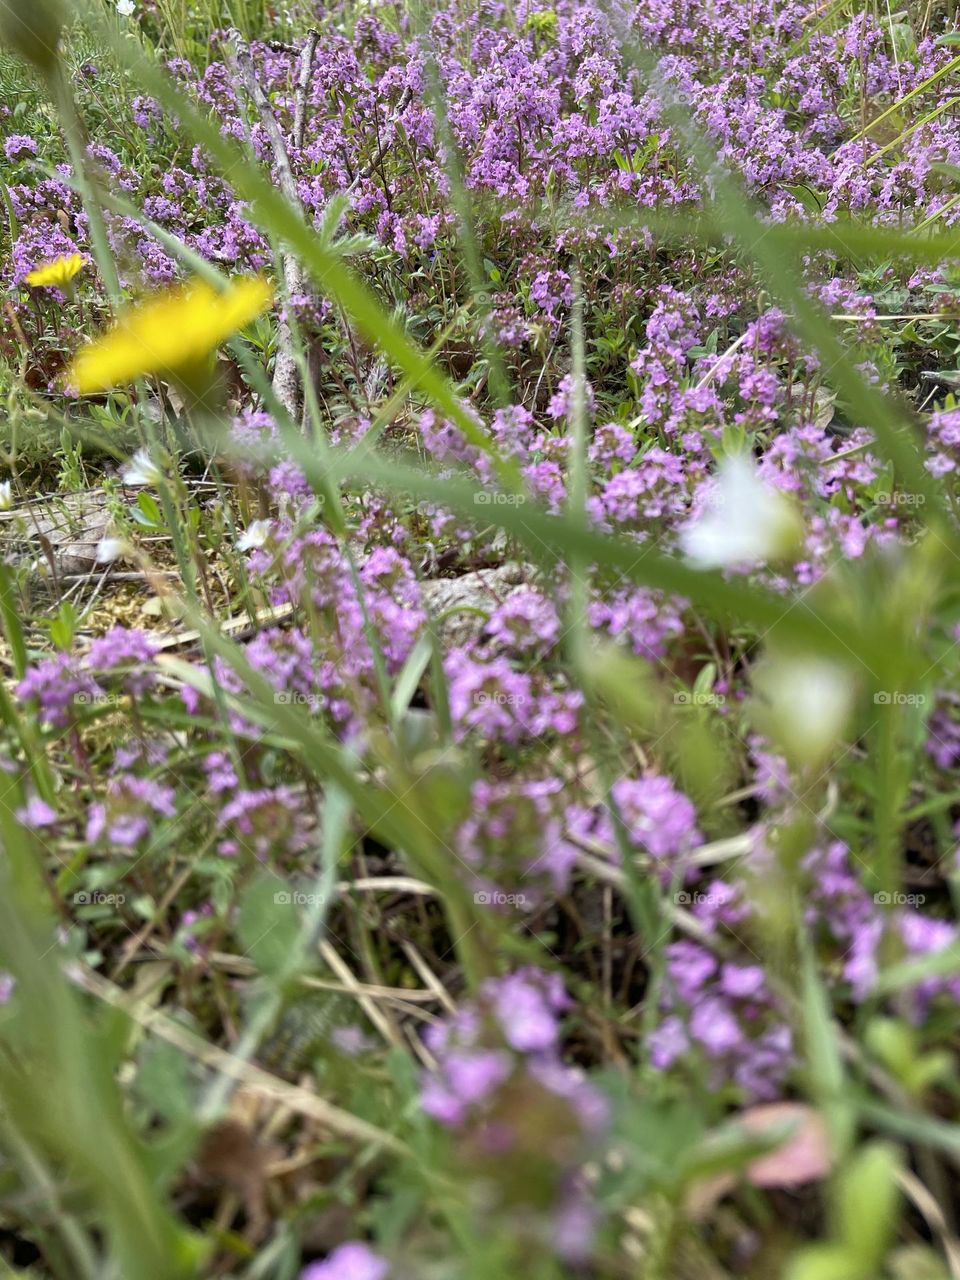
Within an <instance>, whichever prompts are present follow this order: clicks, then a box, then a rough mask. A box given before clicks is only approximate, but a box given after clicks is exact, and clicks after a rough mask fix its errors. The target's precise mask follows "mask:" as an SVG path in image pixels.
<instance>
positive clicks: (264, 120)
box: [227, 28, 317, 422]
mask: <svg viewBox="0 0 960 1280" xmlns="http://www.w3.org/2000/svg"><path fill="white" fill-rule="evenodd" d="M227 35H228V40H229V46H228V49H229V47H230V46H232V49H233V53H232V56H231V54H230V53H229V52H228V54H227V57H228V60H229V61H230V62H231V63H232V64H233V67H234V71H235V74H236V77H237V79H238V80H239V82H240V84H241V85H242V86H243V88H244V90H245V92H246V94H247V96H248V97H249V99H250V101H251V102H252V103H253V105H254V106H255V107H256V109H257V114H258V115H259V117H260V123H261V124H262V125H263V128H264V131H265V133H266V135H267V140H268V142H269V143H270V150H271V151H272V152H273V164H274V168H275V169H276V173H277V182H278V184H279V186H280V190H281V191H282V192H283V195H284V198H285V199H286V200H288V201H289V202H290V203H291V204H292V205H294V206H299V204H300V195H299V192H298V191H297V180H296V178H295V177H294V176H293V167H292V165H291V164H290V153H289V152H288V150H287V144H286V142H285V141H284V138H283V133H282V131H281V129H280V126H279V124H278V123H277V117H276V116H275V115H274V113H273V108H272V107H271V105H270V102H269V100H268V98H267V95H266V94H265V93H264V91H263V87H262V85H261V84H260V81H259V80H258V79H257V72H256V68H255V67H254V65H253V58H252V56H251V54H250V46H249V44H248V43H247V41H246V40H245V39H244V38H243V36H242V35H241V34H240V32H239V31H237V30H236V28H231V30H230V31H229V32H228V33H227ZM316 47H317V42H316V33H315V32H313V33H311V36H309V37H308V38H307V43H306V45H305V46H304V49H303V54H302V56H301V62H300V76H299V79H298V82H297V92H296V100H295V104H294V112H295V118H296V119H299V121H300V137H301V139H302V136H303V127H304V121H303V116H304V112H305V110H306V94H307V89H308V87H309V82H310V69H311V67H312V65H313V56H314V53H315V52H316ZM308 51H309V57H307V54H308ZM296 128H297V126H296V124H295V125H294V132H295V133H296ZM280 266H281V270H282V272H283V286H284V294H285V298H284V299H283V302H284V305H282V306H281V307H280V313H279V316H278V319H277V354H276V359H275V361H274V366H273V393H274V395H275V396H276V397H277V399H278V400H279V401H280V403H281V404H282V405H283V407H284V408H285V409H286V411H287V412H288V413H289V414H290V416H291V418H293V420H294V421H295V422H297V421H299V418H300V408H301V402H302V398H303V388H302V387H301V385H300V368H299V366H298V364H297V357H296V352H295V349H294V341H293V329H292V328H291V325H290V319H289V315H288V308H289V305H290V299H291V298H293V297H295V296H296V295H297V294H301V293H303V291H304V273H303V268H302V266H301V265H300V262H299V259H298V258H297V257H296V256H295V255H294V254H292V253H287V252H285V251H284V250H282V249H281V251H280Z"/></svg>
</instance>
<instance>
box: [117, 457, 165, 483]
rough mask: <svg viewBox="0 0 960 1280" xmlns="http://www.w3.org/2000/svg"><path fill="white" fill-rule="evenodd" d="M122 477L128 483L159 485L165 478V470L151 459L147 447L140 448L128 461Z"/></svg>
mask: <svg viewBox="0 0 960 1280" xmlns="http://www.w3.org/2000/svg"><path fill="white" fill-rule="evenodd" d="M120 479H121V480H122V481H123V483H124V484H128V485H131V486H133V485H157V484H159V483H160V481H161V480H162V479H163V472H162V471H161V470H160V468H159V467H158V466H157V465H156V463H154V462H152V461H151V459H150V455H149V453H147V451H146V449H138V450H137V452H136V453H135V454H134V455H133V457H132V458H131V459H130V461H129V462H128V463H127V467H126V470H125V471H122V472H121V473H120Z"/></svg>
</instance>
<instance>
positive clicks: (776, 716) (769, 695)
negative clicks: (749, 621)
mask: <svg viewBox="0 0 960 1280" xmlns="http://www.w3.org/2000/svg"><path fill="white" fill-rule="evenodd" d="M753 687H754V690H755V692H756V694H757V701H755V703H754V708H753V709H754V719H755V720H756V721H757V724H758V727H759V728H760V729H761V731H762V732H763V733H765V734H766V735H767V736H768V737H769V738H770V739H771V740H772V741H773V742H774V743H776V745H777V746H778V747H779V748H780V749H781V750H782V751H783V752H784V754H785V755H786V756H787V757H788V758H789V759H791V760H793V761H796V762H798V763H800V764H817V763H819V762H820V761H822V760H823V759H824V757H825V756H826V755H827V754H828V753H829V752H830V750H831V749H832V748H833V746H834V744H835V743H837V742H838V741H839V740H840V737H841V735H842V733H843V731H844V728H845V727H846V723H847V720H848V719H849V717H850V712H851V710H852V709H853V700H854V696H855V694H856V683H855V681H854V678H853V676H852V674H851V672H850V671H849V670H848V669H847V668H846V667H844V666H842V665H841V664H840V663H838V662H833V661H832V660H831V659H830V658H821V657H817V656H816V655H814V654H790V655H782V656H778V657H776V658H773V657H767V658H764V660H763V661H762V662H761V663H760V664H759V666H758V667H757V669H756V671H755V672H754V675H753Z"/></svg>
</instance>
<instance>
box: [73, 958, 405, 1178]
mask: <svg viewBox="0 0 960 1280" xmlns="http://www.w3.org/2000/svg"><path fill="white" fill-rule="evenodd" d="M68 976H69V977H70V978H71V979H72V980H73V982H74V983H75V984H76V985H77V986H79V987H80V988H82V989H83V990H84V991H86V992H88V993H89V994H90V995H92V996H96V997H97V999H99V1000H102V1001H103V1002H104V1003H105V1004H108V1005H109V1006H110V1007H111V1008H113V1009H120V1010H122V1011H123V1012H124V1013H125V1014H126V1015H127V1017H129V1018H131V1019H132V1020H133V1021H134V1022H136V1023H137V1025H138V1026H141V1027H143V1028H144V1030H146V1031H152V1032H153V1034H154V1035H157V1036H159V1037H160V1038H161V1039H162V1040H166V1041H167V1042H168V1043H169V1044H172V1045H175V1046H176V1047H177V1048H178V1049H180V1050H181V1052H183V1053H186V1054H188V1055H189V1056H190V1057H191V1058H194V1059H196V1061H198V1062H202V1063H203V1064H204V1066H206V1067H209V1068H210V1069H211V1070H213V1071H218V1072H220V1073H221V1074H223V1075H226V1076H229V1077H230V1078H231V1079H233V1080H238V1081H239V1082H240V1083H241V1084H243V1085H244V1086H245V1087H246V1088H247V1089H249V1090H250V1091H251V1092H252V1093H256V1094H259V1095H260V1096H261V1097H264V1098H270V1099H272V1100H273V1101H275V1102H277V1103H279V1104H280V1105H282V1106H285V1107H287V1108H289V1110H290V1111H292V1112H295V1113H296V1114H298V1115H301V1116H305V1117H307V1118H308V1119H310V1120H314V1121H316V1122H317V1123H318V1124H320V1125H322V1126H323V1127H324V1128H325V1129H327V1130H329V1132H331V1133H336V1134H338V1135H340V1136H341V1137H344V1138H351V1139H353V1140H354V1141H356V1142H369V1143H371V1144H373V1145H374V1146H379V1147H383V1148H385V1149H386V1150H387V1151H392V1152H394V1153H395V1154H399V1155H405V1154H408V1153H409V1148H408V1147H407V1145H406V1143H405V1142H403V1141H401V1139H399V1138H396V1137H394V1135H393V1134H392V1133H388V1132H387V1131H386V1130H384V1129H378V1128H377V1127H376V1125H372V1124H370V1123H369V1122H368V1121H366V1120H361V1119H360V1117H359V1116H355V1115H353V1114H352V1113H351V1112H349V1111H343V1110H341V1108H340V1107H335V1106H333V1105H332V1104H331V1103H329V1102H324V1100H323V1099H322V1098H320V1097H318V1096H317V1095H316V1094H314V1093H310V1092H308V1090H306V1089H304V1088H303V1087H302V1086H300V1085H292V1084H287V1082H286V1081H285V1080H281V1079H279V1078H278V1077H277V1076H275V1075H272V1074H271V1073H270V1072H269V1071H265V1070H264V1069H263V1068H262V1067H257V1066H254V1065H253V1064H252V1063H249V1062H245V1061H244V1060H243V1059H241V1058H237V1057H235V1056H234V1055H233V1054H232V1053H230V1052H228V1051H227V1050H226V1049H221V1048H219V1046H217V1045H214V1044H210V1043H209V1042H208V1041H207V1040H205V1039H204V1038H203V1037H202V1036H200V1035H197V1034H196V1032H194V1031H191V1030H190V1029H189V1028H188V1027H184V1026H181V1024H180V1023H178V1022H175V1021H174V1020H173V1019H172V1018H170V1017H168V1016H167V1014H166V1013H165V1012H164V1011H163V1010H162V1009H153V1008H144V1007H143V1005H142V1004H138V1003H136V1002H132V1001H131V999H130V996H129V994H128V993H127V992H125V991H124V990H123V989H122V988H121V987H118V986H116V985H115V984H114V983H112V982H109V981H108V980H107V979H106V978H104V977H102V976H101V975H100V974H99V973H97V972H95V971H94V970H93V969H90V968H88V967H87V966H86V965H83V964H79V963H78V964H75V965H73V966H71V968H70V970H69V972H68Z"/></svg>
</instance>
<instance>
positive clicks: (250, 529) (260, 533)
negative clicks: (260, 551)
mask: <svg viewBox="0 0 960 1280" xmlns="http://www.w3.org/2000/svg"><path fill="white" fill-rule="evenodd" d="M269 536H270V521H269V520H251V521H250V523H249V524H248V525H247V527H246V528H245V529H244V531H243V533H241V535H240V537H239V538H238V539H237V550H238V551H250V550H252V548H253V547H262V546H263V544H264V543H265V542H266V540H267V538H268V537H269Z"/></svg>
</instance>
